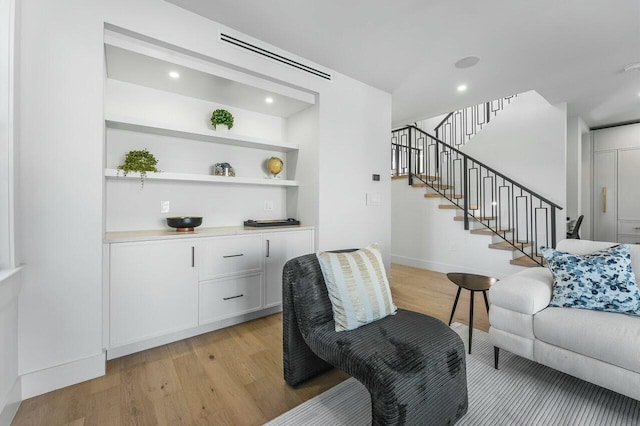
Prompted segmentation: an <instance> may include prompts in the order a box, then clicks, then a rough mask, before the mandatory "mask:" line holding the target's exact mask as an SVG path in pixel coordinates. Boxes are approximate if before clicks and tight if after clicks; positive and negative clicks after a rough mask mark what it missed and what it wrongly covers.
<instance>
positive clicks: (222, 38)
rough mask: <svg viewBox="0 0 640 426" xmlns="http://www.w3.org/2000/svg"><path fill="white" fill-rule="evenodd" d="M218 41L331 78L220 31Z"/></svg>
mask: <svg viewBox="0 0 640 426" xmlns="http://www.w3.org/2000/svg"><path fill="white" fill-rule="evenodd" d="M220 41H222V42H225V43H229V44H232V45H234V46H237V47H240V48H242V49H246V50H249V51H251V52H254V53H257V54H259V55H262V56H264V57H267V58H269V59H272V60H274V61H277V62H280V63H283V64H285V65H289V66H291V67H294V68H297V69H299V70H301V71H305V72H308V73H309V74H313V75H315V76H317V77H321V78H324V79H326V80H331V74H328V73H326V72H324V71H320V70H318V69H316V68H313V67H311V66H309V65H305V64H303V63H300V62H298V61H295V60H293V59H290V58H287V57H284V56H282V55H278V54H277V53H274V52H271V51H269V50H267V49H263V48H262V47H259V46H256V45H254V44H251V43H248V42H246V41H243V40H240V39H239V38H237V37H233V36H230V35H229V34H225V33H222V32H221V33H220Z"/></svg>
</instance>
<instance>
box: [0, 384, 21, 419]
mask: <svg viewBox="0 0 640 426" xmlns="http://www.w3.org/2000/svg"><path fill="white" fill-rule="evenodd" d="M21 402H22V381H21V379H20V377H18V378H17V379H16V381H15V382H14V384H13V386H12V387H11V390H10V391H9V393H8V394H7V398H6V399H5V401H4V402H3V405H2V409H1V410H0V425H10V424H11V421H12V420H13V418H14V417H15V415H16V413H17V412H18V408H20V403H21Z"/></svg>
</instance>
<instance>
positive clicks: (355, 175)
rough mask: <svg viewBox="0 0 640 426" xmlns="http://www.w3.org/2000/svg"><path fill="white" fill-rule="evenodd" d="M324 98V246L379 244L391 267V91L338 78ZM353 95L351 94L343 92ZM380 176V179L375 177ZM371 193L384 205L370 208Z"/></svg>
mask: <svg viewBox="0 0 640 426" xmlns="http://www.w3.org/2000/svg"><path fill="white" fill-rule="evenodd" d="M327 89H328V90H327V91H325V92H323V93H322V94H321V97H320V146H319V160H320V163H319V165H320V169H319V181H320V182H319V194H320V200H319V201H320V203H319V212H320V214H319V222H318V227H319V230H320V232H319V234H318V247H319V249H320V250H333V249H341V248H353V247H364V246H367V245H369V244H371V243H373V242H377V243H378V244H379V245H380V248H381V250H382V254H383V259H384V260H385V263H386V265H387V268H388V267H389V266H390V261H389V259H390V251H391V247H390V241H391V237H390V220H391V216H390V206H391V186H390V183H391V177H390V176H389V167H390V166H389V135H390V134H391V121H390V120H389V119H388V118H389V117H391V95H389V94H387V93H383V92H381V91H377V90H371V88H370V87H368V86H366V85H364V84H362V83H358V82H357V81H355V80H353V79H350V78H347V77H344V76H336V78H335V79H334V81H333V84H332V85H331V86H330V87H328V88H327ZM345 93H349V96H344V94H345ZM373 174H379V175H380V181H379V182H374V181H372V175H373ZM367 193H371V194H377V195H379V196H380V205H378V206H367V205H366V197H367Z"/></svg>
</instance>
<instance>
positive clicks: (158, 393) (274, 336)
mask: <svg viewBox="0 0 640 426" xmlns="http://www.w3.org/2000/svg"><path fill="white" fill-rule="evenodd" d="M391 285H392V294H393V300H394V302H395V303H396V305H397V306H398V307H400V308H405V309H410V310H414V311H419V312H423V313H426V314H429V315H431V316H434V317H436V318H439V319H441V320H442V321H444V322H448V321H449V314H450V313H451V307H452V305H453V300H454V298H455V293H456V291H457V287H456V286H455V285H454V284H452V283H451V282H449V280H447V278H446V275H445V274H441V273H437V272H432V271H427V270H424V269H417V268H412V267H408V266H402V265H396V264H394V265H392V267H391ZM481 297H482V296H480V295H476V309H475V315H474V316H475V318H474V326H475V328H477V329H480V330H485V331H486V330H488V329H489V322H488V319H487V315H486V311H485V309H484V302H483V301H482V299H481ZM468 315H469V292H468V291H463V292H462V294H461V296H460V301H459V302H458V308H457V310H456V315H455V316H454V321H458V322H462V323H465V324H467V323H468V322H467V318H468ZM281 321H282V316H281V314H275V315H271V316H268V317H265V318H260V319H257V320H254V321H251V322H247V323H244V324H239V325H237V326H233V327H229V328H225V329H222V330H217V331H214V332H211V333H207V334H204V335H201V336H197V337H193V338H190V339H185V340H181V341H179V342H175V343H171V344H169V345H164V346H160V347H158V348H154V349H150V350H147V351H144V352H139V353H136V354H133V355H129V356H126V357H122V358H118V359H115V360H112V361H109V362H108V363H107V374H106V375H105V376H103V377H100V378H97V379H94V380H90V381H87V382H83V383H79V384H77V385H74V386H69V387H67V388H64V389H60V390H57V391H54V392H49V393H47V394H44V395H40V396H37V397H35V398H31V399H28V400H26V401H23V402H22V404H21V406H20V409H19V410H18V413H17V415H16V417H15V419H14V421H13V423H12V425H15V426H22V425H47V426H49V425H51V426H57V425H73V426H82V425H100V426H102V425H261V424H263V423H264V422H266V421H268V420H270V419H272V418H274V417H277V416H278V415H280V414H282V413H284V412H286V411H288V410H290V409H291V408H293V407H295V406H296V405H299V404H300V403H302V402H304V401H306V400H308V399H310V398H312V397H314V396H316V395H318V394H320V393H322V392H323V391H325V390H327V389H329V388H331V387H332V386H335V385H336V384H338V383H340V382H341V381H343V380H345V379H346V378H347V377H348V376H347V374H346V373H344V372H342V371H339V370H332V371H330V372H327V373H325V374H323V375H322V376H320V377H318V378H315V379H313V380H311V381H309V382H307V383H305V384H303V385H301V386H300V387H298V388H297V389H293V388H291V387H289V386H287V385H286V384H285V382H284V380H283V378H282V323H281Z"/></svg>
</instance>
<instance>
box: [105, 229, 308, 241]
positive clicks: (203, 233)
mask: <svg viewBox="0 0 640 426" xmlns="http://www.w3.org/2000/svg"><path fill="white" fill-rule="evenodd" d="M309 229H311V230H312V229H314V228H313V226H268V227H260V228H253V227H245V226H224V227H216V228H196V229H195V231H193V232H177V231H175V230H173V229H150V230H145V231H121V232H107V233H105V234H104V242H105V243H107V244H110V243H125V242H132V241H153V240H169V239H171V240H173V239H181V238H205V237H219V236H224V235H242V234H256V233H258V234H259V233H264V232H284V231H297V230H309Z"/></svg>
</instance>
